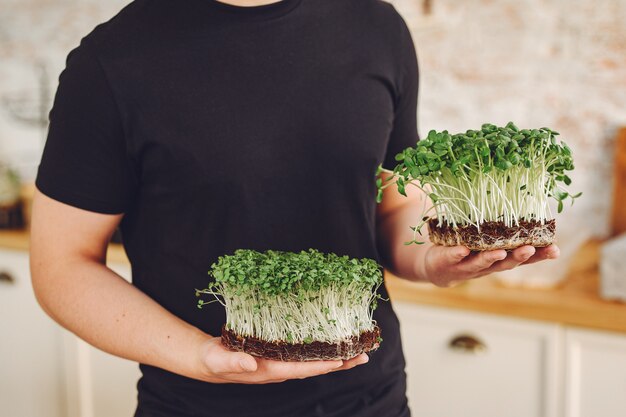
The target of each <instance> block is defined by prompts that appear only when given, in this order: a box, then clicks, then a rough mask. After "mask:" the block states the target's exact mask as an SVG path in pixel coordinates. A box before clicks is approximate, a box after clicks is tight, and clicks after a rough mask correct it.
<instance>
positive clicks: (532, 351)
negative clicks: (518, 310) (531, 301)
mask: <svg viewBox="0 0 626 417" xmlns="http://www.w3.org/2000/svg"><path fill="white" fill-rule="evenodd" d="M395 310H396V312H397V314H398V316H399V318H400V323H401V331H402V338H403V346H404V353H405V357H406V362H407V368H406V370H407V375H408V380H407V384H408V396H409V403H410V406H411V409H412V411H413V414H414V415H416V416H429V417H438V416H440V417H456V416H459V417H461V416H463V417H466V416H481V417H502V416H507V417H556V416H558V415H559V414H558V408H559V407H558V404H557V401H558V395H557V390H558V377H559V372H560V369H559V353H560V351H561V338H560V333H559V326H558V325H556V324H550V323H536V322H531V321H527V320H517V319H509V318H502V317H495V316H488V315H484V314H476V313H470V312H467V311H454V310H446V309H440V308H434V307H422V306H417V305H414V304H409V303H400V302H398V303H395Z"/></svg>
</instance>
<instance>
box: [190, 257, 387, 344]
mask: <svg viewBox="0 0 626 417" xmlns="http://www.w3.org/2000/svg"><path fill="white" fill-rule="evenodd" d="M209 275H210V276H212V277H213V278H214V281H213V282H211V283H210V284H209V285H208V287H207V288H206V289H203V290H196V295H197V296H200V295H201V294H209V295H212V296H213V297H214V298H213V299H211V300H209V301H204V300H199V301H198V307H199V308H202V306H204V305H205V304H209V303H212V302H219V303H220V304H222V305H223V306H224V307H225V309H226V327H227V328H228V329H229V330H232V331H234V332H235V333H236V334H238V335H240V336H246V337H257V338H260V339H262V340H266V341H287V342H289V343H312V342H313V341H321V342H331V343H336V342H338V341H343V340H346V339H348V338H350V337H353V336H358V335H360V334H361V333H362V332H365V331H371V330H373V329H374V328H375V326H376V322H375V321H374V320H373V311H374V309H375V308H376V306H377V300H379V299H380V298H381V296H380V294H378V293H377V290H378V288H379V286H380V285H381V284H382V281H383V275H382V268H381V267H380V265H378V264H377V263H376V261H374V260H372V259H368V258H363V259H357V258H349V257H348V256H345V255H344V256H338V255H336V254H333V253H321V252H319V251H317V250H315V249H309V250H308V251H300V252H283V251H275V250H268V251H265V252H258V251H254V250H251V249H238V250H236V251H235V252H234V254H232V255H224V256H220V257H219V258H218V260H217V262H216V263H214V264H213V265H212V266H211V270H210V271H209Z"/></svg>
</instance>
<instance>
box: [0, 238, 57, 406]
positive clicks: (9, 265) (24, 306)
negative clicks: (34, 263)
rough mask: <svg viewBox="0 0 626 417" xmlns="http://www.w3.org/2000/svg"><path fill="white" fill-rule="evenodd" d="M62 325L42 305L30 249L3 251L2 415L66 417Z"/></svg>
mask: <svg viewBox="0 0 626 417" xmlns="http://www.w3.org/2000/svg"><path fill="white" fill-rule="evenodd" d="M62 358H63V354H62V339H61V329H60V327H59V326H58V325H57V324H56V323H54V322H53V321H52V319H50V318H49V317H48V316H47V315H46V314H45V313H44V312H43V310H42V309H41V307H40V306H39V304H38V303H37V301H36V299H35V295H34V294H33V290H32V286H31V282H30V268H29V265H28V254H27V253H26V252H23V251H12V250H8V249H2V250H0V415H1V416H10V417H34V416H46V417H65V416H66V408H65V405H66V404H65V386H64V377H63V372H64V366H63V362H62Z"/></svg>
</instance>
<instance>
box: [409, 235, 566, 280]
mask: <svg viewBox="0 0 626 417" xmlns="http://www.w3.org/2000/svg"><path fill="white" fill-rule="evenodd" d="M558 256H559V248H558V247H557V246H556V245H550V246H547V247H545V248H534V247H532V246H521V247H519V248H517V249H514V250H513V251H510V252H507V251H505V250H503V249H499V250H491V251H484V252H471V251H470V250H469V249H468V248H466V247H465V246H452V247H446V246H435V245H431V246H430V247H429V248H428V249H426V253H425V256H424V257H423V258H421V259H420V262H419V263H416V265H415V268H416V272H417V274H418V276H421V277H423V278H425V279H426V280H428V281H430V282H432V283H433V284H435V285H437V286H439V287H449V286H451V285H454V284H458V283H460V282H463V281H466V280H468V279H473V278H478V277H482V276H484V275H487V274H490V273H492V272H498V271H506V270H508V269H513V268H515V267H517V266H519V265H524V264H530V263H534V262H538V261H541V260H544V259H554V258H557V257H558ZM422 260H423V261H422Z"/></svg>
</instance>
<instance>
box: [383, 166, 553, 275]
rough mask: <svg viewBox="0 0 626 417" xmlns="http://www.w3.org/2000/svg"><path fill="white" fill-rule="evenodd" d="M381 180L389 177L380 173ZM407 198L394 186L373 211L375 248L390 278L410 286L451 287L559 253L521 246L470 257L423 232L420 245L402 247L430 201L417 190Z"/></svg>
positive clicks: (460, 248)
mask: <svg viewBox="0 0 626 417" xmlns="http://www.w3.org/2000/svg"><path fill="white" fill-rule="evenodd" d="M381 175H382V178H383V181H384V180H385V178H387V177H388V176H389V174H387V173H382V174H381ZM406 193H407V197H405V196H403V195H401V194H400V193H399V192H398V190H397V189H396V187H388V188H386V189H385V190H384V191H383V199H382V202H381V203H380V204H379V205H378V207H377V209H376V218H377V235H378V246H379V248H380V251H381V254H382V257H383V259H384V263H385V265H384V266H385V267H386V268H387V269H388V270H389V271H390V272H391V273H393V274H394V275H397V276H398V277H401V278H405V279H408V280H411V281H429V282H432V283H433V284H435V285H437V286H441V287H447V286H450V285H452V284H454V283H455V282H462V281H465V280H468V279H472V278H478V277H481V276H484V275H486V274H490V273H492V272H497V271H504V270H507V269H512V268H515V267H517V266H519V265H522V264H529V263H533V262H538V261H541V260H544V259H551V258H556V257H558V256H559V248H558V247H557V246H556V245H550V246H548V247H545V248H534V247H532V246H522V247H519V248H517V249H515V250H513V251H511V252H507V251H505V250H493V251H484V252H479V253H471V252H470V250H469V249H468V248H466V247H464V246H454V247H443V246H436V245H433V244H432V243H430V241H429V240H428V231H427V228H426V227H424V228H423V230H422V233H423V235H422V236H420V237H421V240H422V241H423V242H425V243H424V244H422V245H415V244H412V245H405V244H404V242H408V241H410V240H413V231H412V230H411V229H410V228H409V226H410V225H414V224H417V223H418V222H419V219H420V218H421V215H422V208H423V207H424V204H426V206H425V207H426V208H428V207H429V206H430V199H429V198H428V197H427V196H426V195H425V194H424V192H423V191H421V190H420V189H419V188H417V187H410V186H408V187H406Z"/></svg>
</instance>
